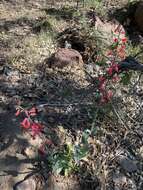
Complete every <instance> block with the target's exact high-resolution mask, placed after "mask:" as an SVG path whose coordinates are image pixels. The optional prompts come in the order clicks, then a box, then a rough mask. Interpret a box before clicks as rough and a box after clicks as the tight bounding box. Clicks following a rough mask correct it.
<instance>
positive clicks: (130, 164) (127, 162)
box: [118, 156, 138, 172]
mask: <svg viewBox="0 0 143 190" xmlns="http://www.w3.org/2000/svg"><path fill="white" fill-rule="evenodd" d="M118 163H119V164H120V166H121V168H123V169H124V170H125V171H126V172H135V171H137V169H138V168H137V165H136V163H135V162H134V161H133V160H131V159H129V158H127V157H126V156H121V157H120V158H119V160H118Z"/></svg>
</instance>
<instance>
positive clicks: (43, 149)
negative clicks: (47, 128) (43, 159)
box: [38, 144, 45, 155]
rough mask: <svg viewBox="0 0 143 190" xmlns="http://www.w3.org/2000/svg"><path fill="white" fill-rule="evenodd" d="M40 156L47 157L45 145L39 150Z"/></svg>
mask: <svg viewBox="0 0 143 190" xmlns="http://www.w3.org/2000/svg"><path fill="white" fill-rule="evenodd" d="M38 152H39V154H41V155H45V145H44V144H42V145H41V146H40V147H39V149H38Z"/></svg>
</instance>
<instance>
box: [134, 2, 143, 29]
mask: <svg viewBox="0 0 143 190" xmlns="http://www.w3.org/2000/svg"><path fill="white" fill-rule="evenodd" d="M135 21H136V23H137V25H138V27H139V29H140V30H141V31H142V32H143V1H142V2H140V3H139V4H138V5H137V9H136V12H135Z"/></svg>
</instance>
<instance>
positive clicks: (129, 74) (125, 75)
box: [121, 72, 132, 85]
mask: <svg viewBox="0 0 143 190" xmlns="http://www.w3.org/2000/svg"><path fill="white" fill-rule="evenodd" d="M131 77H132V72H126V73H122V75H121V83H122V84H123V85H128V84H129V83H130V80H131Z"/></svg>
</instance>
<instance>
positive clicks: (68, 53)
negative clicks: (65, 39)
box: [47, 48, 83, 68]
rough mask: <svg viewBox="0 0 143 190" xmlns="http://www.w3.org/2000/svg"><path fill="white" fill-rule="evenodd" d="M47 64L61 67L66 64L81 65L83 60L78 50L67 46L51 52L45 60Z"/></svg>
mask: <svg viewBox="0 0 143 190" xmlns="http://www.w3.org/2000/svg"><path fill="white" fill-rule="evenodd" d="M47 64H48V65H49V66H50V67H59V68H63V67H65V66H68V65H80V64H81V65H82V64H83V60H82V56H81V54H80V53H79V52H78V51H76V50H74V49H68V48H59V49H58V50H57V52H55V53H54V54H52V55H51V57H50V58H49V59H48V60H47Z"/></svg>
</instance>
